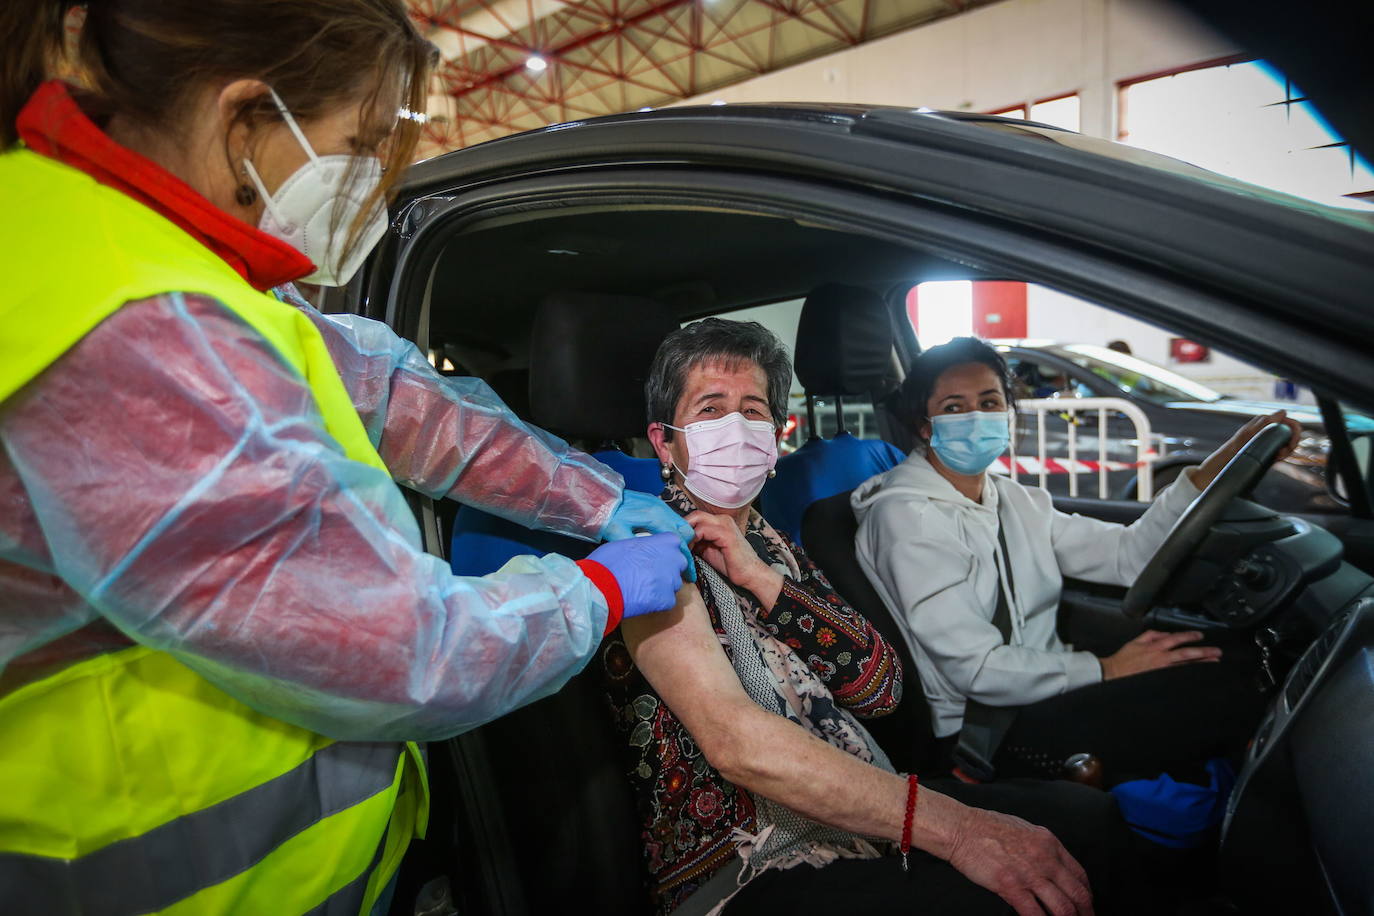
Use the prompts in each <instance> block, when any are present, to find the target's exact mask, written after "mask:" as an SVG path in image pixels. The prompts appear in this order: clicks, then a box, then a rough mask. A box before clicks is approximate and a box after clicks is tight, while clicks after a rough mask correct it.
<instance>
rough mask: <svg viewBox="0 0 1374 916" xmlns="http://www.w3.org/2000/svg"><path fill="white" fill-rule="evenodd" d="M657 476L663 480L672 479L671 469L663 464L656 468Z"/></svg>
mask: <svg viewBox="0 0 1374 916" xmlns="http://www.w3.org/2000/svg"><path fill="white" fill-rule="evenodd" d="M658 476H659V477H662V478H663V479H664V480H672V479H673V469H672V468H671V467H669V466H668V465H666V464H665V465H663V466H662V467H660V468H659V469H658Z"/></svg>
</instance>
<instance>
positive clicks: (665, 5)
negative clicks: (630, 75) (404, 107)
mask: <svg viewBox="0 0 1374 916" xmlns="http://www.w3.org/2000/svg"><path fill="white" fill-rule="evenodd" d="M690 2H691V0H662V2H659V3H656V4H654V5H653V6H651V7H649V8H648V9H646V10H644V11H643V12H641V13H637V14H636V15H634V16H632V17H630V18H629V19H624V20H621V21H620V24H619V25H616V26H613V27H612V28H611V29H610V30H609V32H600V31H598V32H591V33H588V34H584V35H582V36H581V37H579V38H576V39H573V40H572V41H569V42H567V43H565V44H562V45H559V46H558V47H555V48H549V49H547V50H546V51H544V52H543V54H544V55H545V56H548V57H559V58H562V57H564V55H566V54H567V53H568V52H569V51H575V50H577V49H578V48H582V47H585V46H586V45H588V44H591V43H592V42H594V41H596V40H597V39H600V38H604V37H606V36H607V35H608V34H613V33H623V32H624V31H625V30H626V29H628V28H631V27H633V26H636V25H639V24H640V23H641V22H644V21H646V20H649V19H652V18H654V17H655V16H659V15H661V14H662V13H664V12H665V11H667V10H671V9H675V8H677V7H679V6H682V5H683V4H684V3H690ZM524 67H525V64H524V62H523V61H522V62H521V63H518V64H514V65H511V66H508V67H505V68H504V69H502V70H499V71H497V72H495V73H491V74H488V75H487V76H486V77H485V78H484V79H482V80H481V81H479V82H478V83H477V84H475V85H473V86H472V87H470V88H469V89H468V90H467V91H474V90H477V89H484V88H486V87H487V86H489V85H491V84H492V83H495V82H499V81H501V80H504V79H507V78H508V77H511V76H513V75H515V74H516V73H519V72H520V71H521V70H523V69H524ZM641 88H644V89H648V90H650V91H653V92H661V91H662V90H661V89H659V88H658V87H651V86H642V87H641ZM458 95H462V93H458Z"/></svg>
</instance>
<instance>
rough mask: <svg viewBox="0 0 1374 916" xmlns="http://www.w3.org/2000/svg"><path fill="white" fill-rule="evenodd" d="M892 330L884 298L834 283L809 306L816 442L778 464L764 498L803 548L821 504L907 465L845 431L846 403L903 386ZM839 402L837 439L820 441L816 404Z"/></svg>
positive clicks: (805, 332)
mask: <svg viewBox="0 0 1374 916" xmlns="http://www.w3.org/2000/svg"><path fill="white" fill-rule="evenodd" d="M892 343H893V339H892V324H891V319H890V317H889V315H888V310H887V307H886V306H885V305H884V304H883V300H882V298H881V297H880V296H878V295H877V294H876V293H873V292H870V291H868V290H866V289H860V288H859V287H855V286H842V285H840V284H838V283H828V284H826V285H825V286H821V287H817V288H816V289H815V290H813V291H812V292H811V294H810V295H809V296H807V297H806V302H805V303H804V304H803V305H802V312H801V321H800V323H799V324H798V326H797V347H796V360H795V362H796V371H797V379H798V380H799V381H800V382H801V384H802V387H803V388H805V389H806V398H807V413H808V416H809V417H810V425H809V429H810V430H811V438H809V439H808V440H807V442H806V444H805V445H803V446H802V447H801V448H799V449H797V450H796V451H795V452H793V453H792V454H790V455H786V456H784V457H782V458H780V459H779V460H778V466H777V476H776V477H774V478H773V479H772V480H770V481H768V484H767V485H766V486H765V487H764V488H763V492H762V494H760V511H761V512H762V513H763V517H764V518H766V519H768V521H769V522H770V523H771V524H772V525H773V527H774V528H777V529H778V530H779V531H784V532H786V533H787V535H788V537H790V538H792V540H793V541H795V542H796V543H798V544H800V543H802V516H803V515H804V514H805V513H806V510H807V507H809V506H810V505H811V504H812V503H814V502H816V501H817V500H820V499H824V498H825V497H827V496H833V495H835V494H836V493H842V492H844V491H846V490H852V489H854V488H855V487H857V486H858V485H859V484H861V483H863V482H864V481H865V480H867V479H868V478H870V477H872V476H873V475H875V474H881V473H882V472H883V471H887V470H890V469H892V468H894V467H896V466H897V465H898V464H900V463H901V462H902V460H903V459H905V458H906V455H904V454H903V453H902V451H901V449H899V448H897V447H896V446H895V445H892V444H891V443H889V442H884V441H882V440H881V439H859V438H857V437H856V436H853V435H851V434H850V433H849V432H848V431H847V430H846V429H845V426H844V420H843V410H842V405H843V400H842V399H843V398H845V397H874V398H877V397H881V396H882V395H884V394H886V393H887V392H889V391H891V390H892V389H893V388H894V387H895V386H896V377H895V373H894V371H893V364H892ZM817 395H831V396H833V397H834V398H835V401H836V407H835V413H836V417H837V418H838V419H839V431H838V432H837V433H836V434H835V436H834V437H833V438H831V439H822V438H820V437H819V436H818V435H816V434H815V430H816V423H815V411H814V404H813V399H814V398H815V397H816V396H817Z"/></svg>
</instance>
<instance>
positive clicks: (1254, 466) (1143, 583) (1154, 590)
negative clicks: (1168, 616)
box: [1121, 423, 1292, 619]
mask: <svg viewBox="0 0 1374 916" xmlns="http://www.w3.org/2000/svg"><path fill="white" fill-rule="evenodd" d="M1291 436H1292V430H1290V429H1289V428H1288V427H1287V426H1285V425H1283V424H1282V423H1271V424H1269V425H1268V426H1266V427H1265V428H1264V429H1262V430H1260V431H1259V432H1258V433H1256V434H1255V436H1254V438H1252V439H1251V440H1250V441H1249V442H1247V443H1245V447H1244V448H1242V449H1241V450H1240V451H1239V452H1237V453H1236V456H1235V457H1234V458H1232V459H1231V460H1230V461H1229V462H1227V464H1226V467H1224V468H1222V469H1221V473H1220V474H1218V475H1217V476H1216V477H1215V478H1213V480H1212V482H1211V483H1210V484H1208V485H1207V489H1205V490H1203V491H1202V492H1201V493H1199V494H1198V495H1197V498H1196V499H1194V500H1193V502H1192V505H1190V506H1189V507H1188V508H1187V509H1185V510H1183V514H1182V515H1180V516H1179V517H1178V521H1176V522H1174V527H1173V528H1171V529H1170V530H1169V533H1168V534H1167V535H1165V537H1164V543H1162V544H1160V545H1159V549H1157V550H1156V551H1155V553H1154V556H1152V557H1150V560H1149V562H1148V563H1146V564H1145V568H1144V569H1143V570H1141V572H1140V575H1139V576H1138V577H1137V578H1136V580H1135V584H1134V585H1132V586H1131V588H1130V591H1128V592H1126V597H1125V599H1124V600H1123V601H1122V603H1121V610H1122V613H1124V614H1125V615H1126V616H1127V617H1131V618H1134V619H1139V618H1141V617H1144V616H1145V614H1146V612H1147V611H1149V610H1150V608H1152V607H1154V604H1155V599H1156V598H1158V597H1159V593H1160V591H1161V590H1162V589H1163V588H1164V585H1165V583H1167V582H1168V581H1169V579H1170V578H1171V577H1172V576H1173V574H1174V571H1175V570H1176V569H1178V567H1179V564H1181V563H1182V562H1183V561H1184V559H1186V558H1187V557H1188V556H1189V555H1190V554H1192V552H1193V551H1194V550H1196V549H1197V546H1198V545H1199V544H1201V543H1202V539H1203V538H1205V537H1206V536H1207V532H1208V531H1210V530H1211V529H1212V526H1213V525H1214V524H1216V522H1217V519H1219V518H1221V514H1222V513H1223V512H1224V511H1226V507H1227V506H1228V505H1230V503H1231V500H1233V499H1235V498H1236V497H1238V496H1240V495H1241V494H1242V493H1246V492H1249V490H1250V488H1251V487H1253V486H1254V485H1255V484H1257V483H1259V479H1260V477H1262V476H1264V472H1265V471H1267V470H1269V466H1270V465H1271V464H1273V463H1274V459H1275V458H1276V457H1278V454H1279V451H1280V450H1281V449H1282V448H1283V447H1284V445H1286V444H1287V443H1288V440H1289V438H1290V437H1291Z"/></svg>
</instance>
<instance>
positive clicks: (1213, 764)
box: [1111, 757, 1236, 849]
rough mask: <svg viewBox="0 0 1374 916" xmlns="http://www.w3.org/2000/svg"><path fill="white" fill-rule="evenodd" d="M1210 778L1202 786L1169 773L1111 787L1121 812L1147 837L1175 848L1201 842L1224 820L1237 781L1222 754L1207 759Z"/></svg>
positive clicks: (1183, 847) (1129, 822)
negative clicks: (1180, 779) (1227, 802)
mask: <svg viewBox="0 0 1374 916" xmlns="http://www.w3.org/2000/svg"><path fill="white" fill-rule="evenodd" d="M1206 769H1207V774H1208V776H1210V777H1211V782H1210V784H1209V785H1206V786H1199V785H1196V784H1194V783H1191V782H1177V781H1176V780H1174V778H1173V777H1171V776H1170V775H1169V774H1168V773H1161V774H1160V775H1159V776H1157V777H1155V778H1154V779H1135V780H1132V781H1130V782H1123V783H1119V784H1118V785H1116V786H1113V787H1112V790H1111V792H1112V794H1113V795H1115V796H1116V803H1117V807H1119V808H1120V809H1121V816H1122V817H1124V818H1125V819H1126V823H1127V824H1129V825H1130V826H1131V829H1132V830H1134V831H1135V832H1136V833H1138V834H1140V835H1141V836H1143V837H1145V838H1146V839H1148V840H1151V841H1153V842H1155V843H1158V844H1160V845H1161V846H1169V847H1172V848H1174V849H1191V848H1193V847H1195V846H1197V845H1199V844H1200V843H1201V842H1202V840H1203V838H1204V837H1205V836H1206V835H1207V831H1209V830H1210V829H1211V828H1213V827H1215V826H1216V825H1217V824H1219V823H1221V819H1222V816H1223V815H1224V814H1225V813H1226V799H1227V798H1229V797H1230V795H1231V788H1232V787H1233V786H1234V785H1235V783H1236V774H1235V771H1234V770H1233V769H1232V768H1231V764H1230V763H1229V762H1228V761H1226V760H1225V759H1223V758H1221V757H1215V758H1213V759H1211V760H1209V761H1207V767H1206Z"/></svg>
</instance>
